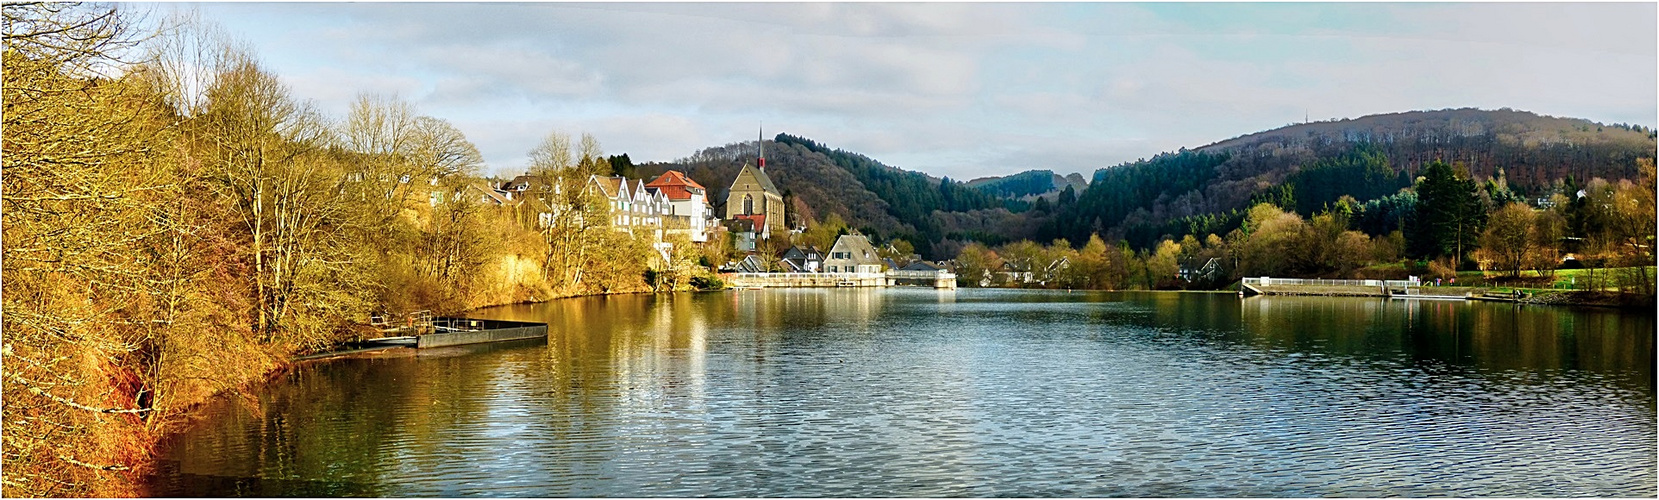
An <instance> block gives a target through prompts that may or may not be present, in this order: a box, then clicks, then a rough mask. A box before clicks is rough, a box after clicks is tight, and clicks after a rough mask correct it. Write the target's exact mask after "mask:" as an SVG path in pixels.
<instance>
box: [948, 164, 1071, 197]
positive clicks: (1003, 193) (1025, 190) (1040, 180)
mask: <svg viewBox="0 0 1659 500" xmlns="http://www.w3.org/2000/svg"><path fill="white" fill-rule="evenodd" d="M968 187H971V188H974V189H978V190H980V191H984V192H985V193H988V194H990V195H992V196H996V197H998V198H1011V199H1017V200H1022V201H1034V200H1035V199H1036V198H1038V197H1042V198H1048V199H1049V201H1054V200H1055V199H1057V198H1059V197H1060V193H1061V192H1062V191H1065V189H1066V188H1068V187H1070V188H1072V193H1073V194H1074V195H1075V194H1076V193H1081V192H1083V190H1084V189H1088V187H1089V181H1088V180H1086V179H1084V178H1083V176H1082V175H1081V174H1077V173H1072V174H1070V175H1067V176H1064V177H1062V176H1060V174H1056V173H1054V172H1053V171H1050V170H1027V171H1024V172H1020V173H1017V174H1014V175H1009V176H1004V177H981V178H978V179H974V180H971V181H968Z"/></svg>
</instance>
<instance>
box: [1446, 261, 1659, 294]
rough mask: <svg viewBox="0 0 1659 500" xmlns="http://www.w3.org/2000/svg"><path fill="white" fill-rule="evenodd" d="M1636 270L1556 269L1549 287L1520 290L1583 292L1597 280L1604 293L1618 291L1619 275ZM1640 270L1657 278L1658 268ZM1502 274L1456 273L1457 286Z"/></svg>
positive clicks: (1502, 289)
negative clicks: (1617, 278)
mask: <svg viewBox="0 0 1659 500" xmlns="http://www.w3.org/2000/svg"><path fill="white" fill-rule="evenodd" d="M1636 269H1638V268H1635V267H1623V268H1605V269H1558V270H1556V271H1555V275H1554V279H1553V280H1551V281H1550V283H1549V285H1547V286H1544V287H1522V288H1521V289H1522V290H1532V291H1536V290H1584V289H1586V287H1587V286H1589V283H1591V282H1592V281H1596V280H1599V281H1601V282H1602V285H1601V288H1602V290H1605V291H1618V288H1617V284H1616V277H1617V276H1619V275H1621V274H1624V273H1630V272H1634V271H1635V270H1636ZM1642 269H1645V270H1646V271H1647V274H1648V279H1649V280H1652V279H1655V277H1659V268H1655V267H1654V266H1647V267H1646V268H1642ZM1592 273H1594V276H1593V277H1592V275H1591V274H1592ZM1504 274H1505V273H1501V272H1494V271H1462V272H1459V273H1457V281H1458V284H1459V285H1462V284H1464V283H1465V282H1467V283H1468V284H1470V285H1473V286H1479V285H1482V284H1485V283H1486V282H1487V281H1488V280H1490V279H1493V278H1499V277H1502V276H1504ZM1539 276H1543V274H1541V273H1539V272H1538V271H1521V277H1523V278H1528V277H1531V278H1536V277H1539ZM1510 290H1514V288H1510V287H1497V288H1494V289H1493V291H1497V292H1506V291H1510Z"/></svg>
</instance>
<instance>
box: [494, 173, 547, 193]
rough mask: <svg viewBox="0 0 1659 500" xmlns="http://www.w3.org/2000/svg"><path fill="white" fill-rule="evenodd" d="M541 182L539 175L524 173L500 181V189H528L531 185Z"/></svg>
mask: <svg viewBox="0 0 1659 500" xmlns="http://www.w3.org/2000/svg"><path fill="white" fill-rule="evenodd" d="M542 183H543V182H542V180H541V177H537V176H534V175H529V174H525V175H520V176H518V177H514V178H513V180H510V181H507V182H503V183H501V190H503V191H528V190H529V189H530V188H531V187H532V186H535V185H538V184H542Z"/></svg>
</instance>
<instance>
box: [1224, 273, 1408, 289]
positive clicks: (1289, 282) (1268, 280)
mask: <svg viewBox="0 0 1659 500" xmlns="http://www.w3.org/2000/svg"><path fill="white" fill-rule="evenodd" d="M1243 281H1244V284H1246V285H1251V286H1367V287H1383V286H1387V287H1404V288H1408V289H1409V288H1412V287H1417V286H1422V282H1420V281H1418V280H1415V279H1410V280H1327V279H1306V278H1272V277H1267V276H1263V277H1260V278H1244V280H1243Z"/></svg>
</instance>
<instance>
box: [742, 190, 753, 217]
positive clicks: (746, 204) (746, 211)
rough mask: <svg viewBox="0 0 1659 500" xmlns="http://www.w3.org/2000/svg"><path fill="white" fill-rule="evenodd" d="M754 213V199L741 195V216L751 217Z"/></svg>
mask: <svg viewBox="0 0 1659 500" xmlns="http://www.w3.org/2000/svg"><path fill="white" fill-rule="evenodd" d="M754 213H755V199H754V198H753V197H751V196H749V195H743V215H753V214H754Z"/></svg>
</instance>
